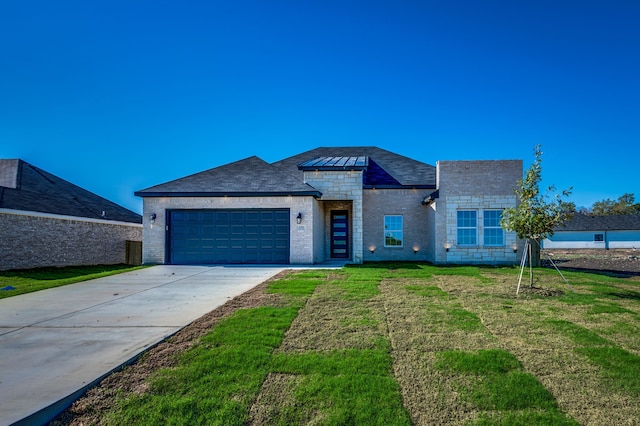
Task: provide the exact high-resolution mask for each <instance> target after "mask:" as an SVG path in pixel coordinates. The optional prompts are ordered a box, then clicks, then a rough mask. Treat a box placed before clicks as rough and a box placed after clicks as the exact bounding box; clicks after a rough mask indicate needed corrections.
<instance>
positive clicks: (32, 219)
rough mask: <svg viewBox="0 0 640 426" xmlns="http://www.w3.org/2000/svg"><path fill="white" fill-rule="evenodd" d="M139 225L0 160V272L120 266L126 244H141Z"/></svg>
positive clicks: (94, 198) (75, 190)
mask: <svg viewBox="0 0 640 426" xmlns="http://www.w3.org/2000/svg"><path fill="white" fill-rule="evenodd" d="M141 223H142V217H141V216H140V215H139V214H137V213H134V212H132V211H130V210H127V209H125V208H124V207H122V206H119V205H117V204H115V203H113V202H111V201H109V200H106V199H104V198H102V197H100V196H98V195H96V194H93V193H91V192H89V191H86V190H84V189H82V188H80V187H78V186H76V185H74V184H72V183H69V182H67V181H65V180H63V179H61V178H59V177H57V176H54V175H52V174H51V173H47V172H46V171H44V170H42V169H39V168H37V167H35V166H33V165H31V164H29V163H27V162H25V161H22V160H0V270H9V269H25V268H36V267H44V266H70V265H96V264H103V265H104V264H119V263H125V262H127V251H126V250H127V249H126V247H127V243H126V242H127V241H138V242H140V241H142V225H141ZM139 244H140V243H138V246H139ZM131 246H132V244H129V247H131ZM129 254H130V255H131V253H129ZM130 259H131V256H130Z"/></svg>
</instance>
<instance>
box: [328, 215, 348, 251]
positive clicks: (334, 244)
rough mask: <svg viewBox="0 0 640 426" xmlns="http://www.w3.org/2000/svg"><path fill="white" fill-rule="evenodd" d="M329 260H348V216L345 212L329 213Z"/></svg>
mask: <svg viewBox="0 0 640 426" xmlns="http://www.w3.org/2000/svg"><path fill="white" fill-rule="evenodd" d="M331 258H333V259H348V258H349V214H348V212H347V211H346V210H333V211H332V212H331Z"/></svg>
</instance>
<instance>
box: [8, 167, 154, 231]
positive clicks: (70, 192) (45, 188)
mask: <svg viewBox="0 0 640 426" xmlns="http://www.w3.org/2000/svg"><path fill="white" fill-rule="evenodd" d="M0 208H5V209H12V210H25V211H33V212H40V213H51V214H60V215H66V216H77V217H86V218H91V219H105V220H117V221H121V222H132V223H142V217H141V216H140V215H139V214H137V213H134V212H132V211H130V210H128V209H126V208H124V207H122V206H120V205H118V204H116V203H114V202H112V201H109V200H107V199H105V198H102V197H100V196H99V195H96V194H94V193H92V192H90V191H87V190H86V189H83V188H81V187H79V186H77V185H74V184H72V183H70V182H67V181H66V180H64V179H61V178H59V177H57V176H55V175H52V174H51V173H48V172H46V171H44V170H42V169H40V168H38V167H35V166H33V165H31V164H29V163H27V162H26V161H22V160H0ZM103 212H104V214H103Z"/></svg>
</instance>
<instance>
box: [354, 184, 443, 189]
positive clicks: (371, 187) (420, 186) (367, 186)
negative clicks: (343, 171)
mask: <svg viewBox="0 0 640 426" xmlns="http://www.w3.org/2000/svg"><path fill="white" fill-rule="evenodd" d="M362 187H363V188H364V189H436V186H435V185H362Z"/></svg>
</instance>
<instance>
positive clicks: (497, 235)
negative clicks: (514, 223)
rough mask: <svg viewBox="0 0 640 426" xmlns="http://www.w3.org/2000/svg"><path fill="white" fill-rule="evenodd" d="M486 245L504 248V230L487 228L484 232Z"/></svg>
mask: <svg viewBox="0 0 640 426" xmlns="http://www.w3.org/2000/svg"><path fill="white" fill-rule="evenodd" d="M484 245H486V246H502V245H504V232H502V229H496V228H487V229H485V230H484Z"/></svg>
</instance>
